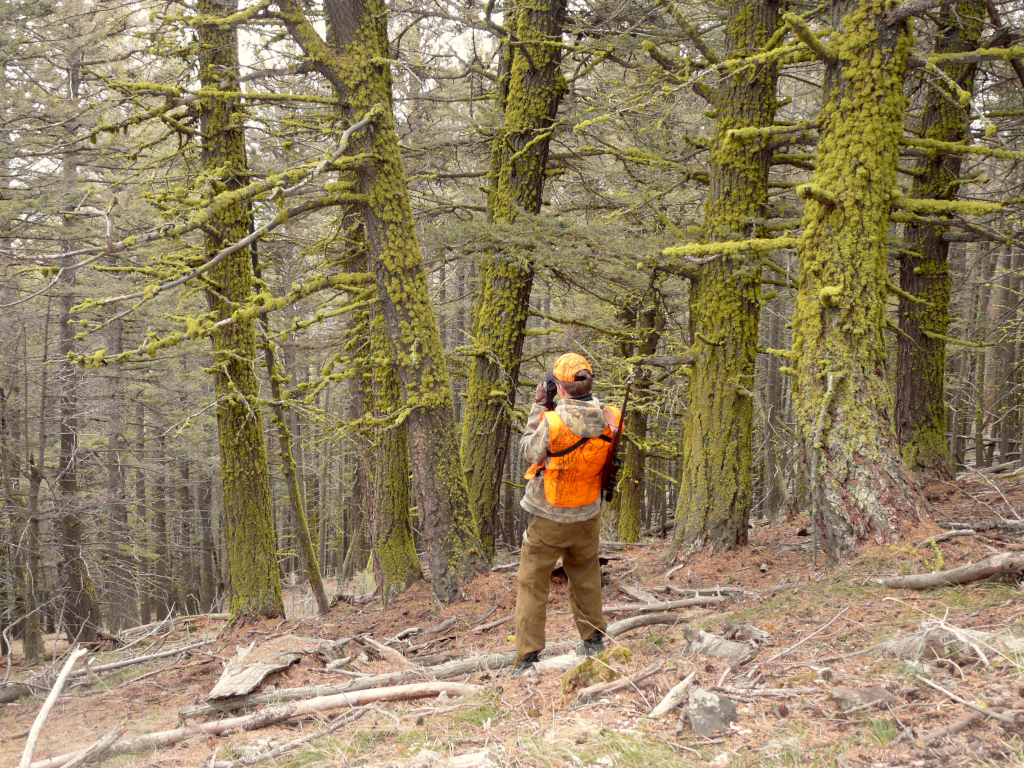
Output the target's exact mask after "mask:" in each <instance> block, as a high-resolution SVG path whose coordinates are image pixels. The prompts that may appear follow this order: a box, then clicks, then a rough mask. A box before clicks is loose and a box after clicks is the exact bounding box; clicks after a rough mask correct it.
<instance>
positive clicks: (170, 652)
mask: <svg viewBox="0 0 1024 768" xmlns="http://www.w3.org/2000/svg"><path fill="white" fill-rule="evenodd" d="M215 641H216V638H210V639H209V640H200V641H199V642H196V643H189V644H188V645H179V646H178V647H176V648H169V649H167V650H166V651H160V652H159V653H150V654H147V655H146V656H135V657H133V658H130V659H122V660H121V661H112V662H110V663H109V664H98V665H96V666H91V665H89V666H88V667H87V669H76V670H75V671H74V672H72V673H71V678H70V679H72V680H75V679H77V678H79V677H85V676H86V675H88V674H95V673H98V672H110V671H111V670H114V669H124V668H125V667H134V666H135V665H137V664H145V663H146V662H147V661H156V660H157V659H164V658H167V657H168V656H177V655H178V654H179V653H187V652H188V651H192V650H195V649H196V648H202V647H203V646H204V645H209V644H210V643H213V642H215Z"/></svg>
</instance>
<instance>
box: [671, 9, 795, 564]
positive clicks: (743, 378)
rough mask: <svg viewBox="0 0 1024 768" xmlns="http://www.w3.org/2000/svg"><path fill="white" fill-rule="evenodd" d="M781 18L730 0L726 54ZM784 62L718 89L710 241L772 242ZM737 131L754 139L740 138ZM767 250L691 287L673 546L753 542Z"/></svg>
mask: <svg viewBox="0 0 1024 768" xmlns="http://www.w3.org/2000/svg"><path fill="white" fill-rule="evenodd" d="M778 26H779V16H778V3H775V2H761V1H754V0H745V2H739V3H734V4H731V5H730V10H729V17H728V21H727V23H726V33H725V35H726V46H727V50H726V54H725V57H724V58H725V59H728V60H736V59H740V58H741V57H743V56H745V55H747V54H751V53H753V52H754V51H756V50H757V49H758V48H759V47H760V46H762V45H764V43H765V42H766V41H767V40H768V39H769V38H770V37H771V36H772V35H773V34H774V33H775V31H776V29H777V27H778ZM777 77H778V70H777V67H776V66H775V65H774V64H772V63H768V64H765V65H763V66H748V67H743V68H739V69H738V70H736V71H735V72H734V73H733V74H731V76H729V77H727V78H724V79H723V80H722V83H721V85H720V86H719V89H718V91H717V93H716V95H715V103H714V108H715V110H716V114H717V117H716V121H715V135H714V138H713V140H712V142H711V147H712V149H711V162H710V175H711V179H710V187H709V190H708V196H707V202H706V203H705V211H704V224H703V227H702V232H701V238H702V242H704V243H719V242H728V241H751V242H762V241H761V240H759V239H758V235H759V234H760V233H759V232H758V231H757V229H756V228H755V227H753V226H752V225H751V224H750V223H749V222H750V221H751V220H763V219H764V218H766V217H765V214H764V205H765V202H766V201H767V199H768V167H769V164H770V160H771V150H770V148H769V147H768V146H767V143H768V139H767V138H766V136H767V135H768V132H765V131H762V130H761V129H765V128H768V127H769V126H771V125H772V122H773V120H774V117H775V110H776V108H777V104H778V102H777V99H776V95H775V86H776V81H777ZM737 131H741V132H744V135H747V134H749V137H748V138H749V140H746V141H737V140H735V137H736V135H737V133H736V132H737ZM762 253H763V251H762V250H761V249H753V248H752V249H747V248H744V247H743V246H742V245H737V246H736V247H735V248H734V249H730V250H727V251H724V255H723V256H722V257H721V258H719V259H718V260H716V261H713V262H711V263H710V264H708V265H707V266H705V267H704V268H703V270H702V271H701V273H700V274H699V275H698V276H697V277H696V279H695V280H694V281H693V283H692V285H691V289H690V323H691V326H692V328H693V330H694V337H695V339H696V342H695V344H694V346H693V349H692V351H693V354H694V363H693V369H692V373H691V375H690V382H689V402H688V404H687V409H686V416H685V422H684V426H683V435H684V436H683V447H682V454H683V456H682V462H683V466H682V473H681V486H680V493H679V501H678V506H677V508H676V528H675V534H674V537H673V545H672V554H675V553H676V552H678V551H679V550H680V549H681V548H685V552H684V554H690V553H692V552H695V551H697V550H698V549H700V548H702V547H703V546H704V545H705V544H709V545H710V546H711V547H712V549H714V550H719V549H724V548H728V547H733V546H736V545H739V544H743V543H744V542H746V537H747V533H746V531H747V516H748V514H749V511H750V499H751V488H752V470H751V466H752V446H753V417H754V407H753V405H754V404H753V400H752V398H751V396H750V392H752V391H753V389H754V365H755V361H756V358H757V338H758V321H759V316H760V312H761V263H762Z"/></svg>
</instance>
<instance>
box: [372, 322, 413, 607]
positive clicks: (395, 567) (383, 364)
mask: <svg viewBox="0 0 1024 768" xmlns="http://www.w3.org/2000/svg"><path fill="white" fill-rule="evenodd" d="M370 314H371V316H370V318H369V325H370V329H369V330H370V339H371V341H370V346H371V355H370V359H371V360H372V361H373V372H374V374H373V385H372V386H373V392H372V396H373V404H372V410H373V415H374V419H375V420H376V421H377V422H378V425H379V426H378V427H377V428H376V429H375V430H374V435H373V448H372V455H373V464H372V466H371V467H370V475H371V477H372V481H371V482H372V490H371V491H370V493H371V497H372V502H371V503H370V504H369V505H368V507H369V509H370V510H372V513H371V515H370V526H369V528H370V543H371V546H372V548H373V572H374V574H375V576H376V579H377V586H378V587H379V588H380V594H381V600H382V601H383V602H384V603H385V604H387V603H390V602H391V601H392V600H394V599H395V598H396V597H397V596H398V595H400V594H401V593H402V592H404V591H405V590H406V589H408V588H409V586H410V585H411V584H412V583H413V582H414V581H416V580H418V579H419V578H421V577H422V575H423V574H422V571H421V570H420V561H419V557H418V556H417V555H416V547H415V546H414V544H413V536H412V527H411V525H410V522H409V506H410V500H409V496H410V494H409V490H410V488H409V445H408V435H407V429H406V426H405V424H402V423H397V424H395V423H393V422H394V419H395V418H396V415H397V414H399V413H401V409H402V389H401V385H400V383H399V381H398V374H397V373H396V371H395V367H394V362H393V361H392V360H391V348H390V345H389V344H388V339H387V335H386V333H385V331H384V321H383V318H381V317H379V316H375V313H373V312H371V313H370Z"/></svg>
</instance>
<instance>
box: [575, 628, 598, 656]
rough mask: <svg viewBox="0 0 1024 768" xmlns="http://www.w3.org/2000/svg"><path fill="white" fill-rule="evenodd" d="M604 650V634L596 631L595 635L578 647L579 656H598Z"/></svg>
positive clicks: (577, 653)
mask: <svg viewBox="0 0 1024 768" xmlns="http://www.w3.org/2000/svg"><path fill="white" fill-rule="evenodd" d="M603 650H604V634H602V633H601V632H595V633H594V636H593V637H592V638H590V639H589V640H584V641H583V643H582V644H581V645H580V646H579V647H577V648H576V655H577V656H597V654H599V653H601V651H603Z"/></svg>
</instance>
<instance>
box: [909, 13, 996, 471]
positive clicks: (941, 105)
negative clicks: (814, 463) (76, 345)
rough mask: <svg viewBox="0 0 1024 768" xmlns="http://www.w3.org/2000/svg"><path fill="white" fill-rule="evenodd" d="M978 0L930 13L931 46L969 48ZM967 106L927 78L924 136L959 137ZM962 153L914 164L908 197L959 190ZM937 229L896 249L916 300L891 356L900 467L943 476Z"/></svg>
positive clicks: (942, 246) (942, 262)
mask: <svg viewBox="0 0 1024 768" xmlns="http://www.w3.org/2000/svg"><path fill="white" fill-rule="evenodd" d="M984 16H985V0H965V1H963V2H959V3H956V4H955V5H948V6H946V7H944V8H943V9H942V10H941V12H940V14H939V16H938V24H939V29H938V35H939V37H938V40H937V42H936V44H935V53H937V54H944V53H959V52H963V51H972V50H974V49H975V48H977V47H978V43H979V41H980V40H981V31H982V20H983V19H984ZM941 69H942V70H943V71H944V72H945V73H946V75H948V76H949V78H950V79H951V80H953V81H954V82H956V84H957V85H958V86H959V87H960V88H961V89H963V91H966V92H971V91H973V90H974V73H975V72H976V71H977V65H976V64H968V65H960V66H950V65H942V66H941ZM969 112H970V109H969V105H962V104H961V103H960V101H959V98H958V94H956V93H952V94H951V93H949V92H948V87H947V85H946V84H945V83H940V84H933V85H932V87H931V89H930V91H929V94H928V99H927V101H926V103H925V108H924V116H923V118H922V128H923V131H922V135H923V138H925V139H934V140H937V141H948V142H962V141H965V140H967V139H969V138H970V115H969ZM961 161H962V155H958V154H952V153H950V154H946V153H934V154H933V156H932V157H926V158H922V159H921V160H920V161H919V162H918V164H917V170H918V173H919V175H916V176H914V181H913V183H912V184H911V187H910V197H915V198H929V199H939V200H952V199H954V198H955V197H956V196H957V194H958V193H959V190H960V182H959V178H960V167H961V165H962V162H961ZM943 231H944V229H943V228H941V227H936V226H933V225H926V224H908V225H907V227H906V230H905V232H904V241H905V243H906V245H905V248H904V250H903V251H902V253H901V256H900V288H902V289H903V290H904V291H906V292H907V293H909V294H911V295H913V296H916V297H917V298H918V299H920V300H921V302H922V303H917V302H910V301H902V302H900V308H899V326H900V333H899V336H898V337H897V338H898V351H897V363H896V437H897V438H898V440H899V442H900V446H901V448H902V451H903V461H904V463H905V464H906V466H907V469H910V470H914V471H919V470H920V471H925V472H928V473H931V474H936V475H939V476H942V477H948V476H949V469H950V467H949V464H950V457H949V449H948V446H947V444H946V439H945V430H946V401H945V390H944V387H943V384H944V381H945V369H946V340H945V337H946V335H947V331H948V328H949V295H950V287H951V281H950V271H949V259H948V257H949V243H947V242H946V241H945V240H944V239H943V238H942V234H943Z"/></svg>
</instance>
